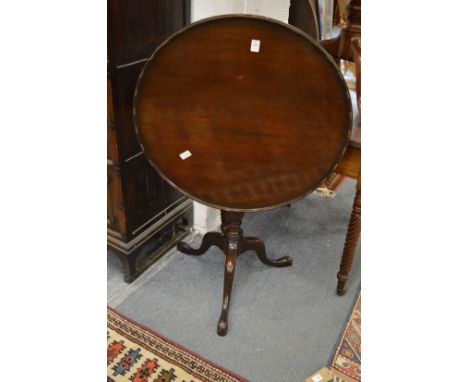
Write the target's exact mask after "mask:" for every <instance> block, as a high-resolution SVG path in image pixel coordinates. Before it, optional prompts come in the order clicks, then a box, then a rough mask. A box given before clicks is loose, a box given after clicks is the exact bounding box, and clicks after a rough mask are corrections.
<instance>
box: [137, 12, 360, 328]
mask: <svg viewBox="0 0 468 382" xmlns="http://www.w3.org/2000/svg"><path fill="white" fill-rule="evenodd" d="M134 121H135V129H136V131H137V136H138V138H139V140H140V144H141V146H142V149H143V151H144V153H145V155H146V157H147V158H148V160H149V161H150V163H151V164H152V166H153V167H154V168H155V169H156V171H158V172H159V174H160V175H161V176H162V177H163V178H164V179H165V180H167V181H168V182H169V183H170V184H172V185H173V186H174V187H175V188H177V189H178V190H180V191H181V192H182V193H184V194H186V195H188V196H189V197H191V198H192V199H194V200H197V201H199V202H201V203H203V204H206V205H209V206H212V207H215V208H218V209H220V210H221V219H222V226H221V231H222V232H209V233H207V234H206V235H205V236H204V238H203V241H202V244H201V246H200V248H198V249H193V248H190V247H189V246H188V245H187V244H184V243H179V245H178V249H179V251H181V252H184V253H187V254H191V255H201V254H203V253H205V252H206V251H207V250H208V248H210V247H211V246H212V245H214V246H217V247H218V248H219V249H221V250H222V251H223V252H224V254H225V255H226V262H225V275H224V293H223V304H222V312H221V318H220V320H219V323H218V334H219V335H225V334H226V333H227V328H228V310H229V300H230V296H231V288H232V282H233V278H234V271H235V267H236V258H237V256H239V255H240V254H241V253H243V252H245V251H248V250H253V251H255V252H256V254H257V256H258V257H259V259H260V260H261V261H262V262H263V263H265V264H267V265H271V266H275V267H285V266H289V265H291V264H292V259H291V257H289V256H284V257H281V258H279V259H277V260H272V259H270V258H268V257H267V255H266V252H265V245H264V243H263V241H262V240H261V239H259V238H257V237H245V236H244V235H243V233H242V229H241V223H242V217H243V216H244V213H245V212H254V211H263V210H269V209H273V208H277V207H281V206H285V205H288V204H290V203H292V202H294V201H296V200H299V199H301V198H303V197H305V196H306V195H307V194H309V193H310V192H312V191H313V190H315V189H316V188H317V187H318V186H319V184H320V183H321V181H322V180H324V179H325V178H326V177H327V176H328V175H329V174H330V173H331V172H332V170H333V169H334V167H335V166H336V164H337V163H338V161H339V159H340V158H341V156H342V154H343V152H344V150H345V148H346V145H347V142H348V139H349V132H350V128H351V121H352V108H351V103H350V99H349V93H348V90H347V87H346V83H345V81H344V79H343V77H342V76H341V73H340V72H339V70H338V68H337V67H336V65H335V63H334V62H333V61H332V59H331V58H330V56H328V54H327V53H325V51H324V50H323V49H322V48H321V47H319V46H318V44H317V43H315V42H314V41H313V40H312V39H311V38H310V37H308V36H307V35H306V34H304V33H302V32H301V31H299V30H298V29H296V28H294V27H291V26H288V25H286V24H283V23H280V22H276V21H274V20H270V19H267V18H263V17H257V16H245V15H243V16H240V15H234V16H221V17H215V18H211V19H205V20H202V21H200V22H197V23H194V24H192V25H191V26H189V27H187V28H185V29H183V30H182V31H180V32H179V33H177V34H175V35H173V36H172V37H171V38H170V39H168V40H167V41H166V42H165V43H163V44H162V45H161V46H159V47H158V48H157V49H156V51H155V52H154V54H153V55H152V57H151V58H150V60H149V61H148V62H147V64H146V66H145V68H144V69H143V71H142V73H141V75H140V79H139V81H138V84H137V88H136V91H135V98H134Z"/></svg>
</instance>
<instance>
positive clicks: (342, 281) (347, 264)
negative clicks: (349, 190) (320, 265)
mask: <svg viewBox="0 0 468 382" xmlns="http://www.w3.org/2000/svg"><path fill="white" fill-rule="evenodd" d="M360 234H361V182H360V181H358V184H357V186H356V195H355V197H354V203H353V211H352V212H351V218H350V220H349V225H348V232H347V233H346V240H345V245H344V249H343V255H342V257H341V264H340V270H339V272H338V275H337V277H338V285H337V287H336V293H337V294H338V296H343V295H344V294H346V288H345V286H346V281H348V275H349V271H350V270H351V266H352V265H353V260H354V254H355V253H356V246H357V242H358V239H359V235H360Z"/></svg>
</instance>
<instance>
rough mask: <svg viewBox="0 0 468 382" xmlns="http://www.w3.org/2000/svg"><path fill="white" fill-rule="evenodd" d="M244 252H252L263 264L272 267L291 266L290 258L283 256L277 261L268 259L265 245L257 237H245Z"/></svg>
mask: <svg viewBox="0 0 468 382" xmlns="http://www.w3.org/2000/svg"><path fill="white" fill-rule="evenodd" d="M245 240H246V242H247V244H246V250H249V249H251V250H253V251H255V253H256V254H257V256H258V258H259V259H260V261H261V262H262V263H263V264H266V265H270V266H272V267H278V268H281V267H289V266H290V265H292V258H291V257H290V256H283V257H280V258H279V259H274V260H273V259H270V258H269V257H268V256H267V255H266V252H265V244H264V243H263V240H261V239H259V238H258V237H246V238H245Z"/></svg>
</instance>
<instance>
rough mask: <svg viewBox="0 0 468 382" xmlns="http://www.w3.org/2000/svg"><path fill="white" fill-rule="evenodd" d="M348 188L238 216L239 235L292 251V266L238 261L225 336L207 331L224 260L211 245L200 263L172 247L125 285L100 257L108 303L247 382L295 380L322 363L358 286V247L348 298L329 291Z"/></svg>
mask: <svg viewBox="0 0 468 382" xmlns="http://www.w3.org/2000/svg"><path fill="white" fill-rule="evenodd" d="M354 187H355V182H354V181H352V180H348V181H347V182H346V183H345V184H344V186H343V187H342V188H341V189H340V190H339V192H338V194H337V196H336V198H335V199H332V200H331V199H325V198H320V197H319V196H317V195H310V196H309V197H307V198H305V199H303V200H302V201H300V202H298V203H296V204H294V205H293V206H292V207H291V208H281V209H277V210H274V211H269V212H263V213H256V214H247V215H246V217H245V218H244V225H243V228H244V233H245V234H246V235H249V236H253V235H258V236H260V237H261V238H263V239H264V240H265V243H266V248H267V253H268V254H269V256H271V257H275V258H277V257H281V256H283V255H285V254H288V255H291V256H292V257H293V266H292V267H289V268H280V269H278V268H271V267H268V266H266V265H264V264H262V263H260V261H259V260H258V258H257V257H256V255H255V254H254V253H253V252H246V253H244V254H243V255H241V256H240V257H239V258H238V261H237V268H236V274H235V279H234V288H233V293H232V300H231V308H230V314H229V332H228V334H227V336H226V337H218V335H217V334H216V325H217V322H218V318H219V314H220V309H221V299H222V287H223V267H224V256H223V255H222V254H221V253H220V251H219V250H218V249H217V248H214V247H213V248H212V249H210V251H208V252H207V253H206V254H205V255H203V256H201V257H190V256H187V255H183V254H181V253H178V252H176V251H174V253H173V254H169V255H168V256H166V258H165V259H164V260H163V262H162V263H160V264H156V265H155V266H153V267H152V268H151V269H150V270H149V271H148V272H147V273H146V274H144V275H143V276H142V278H141V279H139V280H137V281H136V282H135V283H134V284H133V285H131V286H128V285H124V284H123V282H122V281H119V280H121V277H122V276H121V274H120V270H119V265H118V262H117V261H116V258H115V257H114V256H111V257H109V258H108V280H109V289H108V291H109V294H108V296H109V304H110V305H111V306H113V307H115V308H116V309H117V310H118V311H119V312H121V313H123V314H125V315H127V316H129V317H130V318H132V319H134V320H136V321H137V322H140V323H142V324H144V325H146V326H149V327H151V328H153V329H154V330H156V331H157V332H159V333H161V334H162V335H164V336H167V337H168V338H170V339H172V340H174V341H176V342H178V343H180V344H181V345H183V346H185V347H187V348H189V349H191V350H193V351H195V352H197V353H199V354H201V355H203V356H204V357H206V358H208V359H210V360H211V361H213V362H216V363H218V364H220V365H222V366H224V367H225V368H228V369H230V370H232V371H234V372H236V373H238V374H240V375H242V376H244V377H246V378H247V379H249V380H250V381H252V382H260V381H262V382H263V381H278V382H279V381H298V382H300V381H304V379H305V378H306V377H307V376H308V375H310V374H311V373H312V372H314V371H316V370H317V369H319V368H321V367H323V366H326V365H327V362H328V359H329V356H330V353H331V351H332V349H333V346H334V344H335V342H336V340H337V338H338V336H339V333H340V330H341V327H342V325H343V322H344V320H345V318H346V315H347V313H348V311H349V309H350V308H351V305H352V302H353V299H354V296H355V294H356V290H357V288H358V286H359V283H360V246H359V248H358V252H357V254H356V259H355V263H354V266H353V269H352V272H351V275H350V280H349V281H348V293H347V294H346V295H345V296H343V297H338V296H337V295H336V293H335V287H336V273H337V270H338V265H339V260H340V256H341V252H342V249H343V243H344V239H345V234H346V228H347V224H348V219H349V215H350V212H351V207H352V202H353V197H354V189H355V188H354ZM199 242H200V239H199V238H197V239H195V241H194V243H193V244H194V245H197V244H198V243H199Z"/></svg>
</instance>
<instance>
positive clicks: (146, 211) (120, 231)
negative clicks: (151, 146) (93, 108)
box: [107, 0, 193, 283]
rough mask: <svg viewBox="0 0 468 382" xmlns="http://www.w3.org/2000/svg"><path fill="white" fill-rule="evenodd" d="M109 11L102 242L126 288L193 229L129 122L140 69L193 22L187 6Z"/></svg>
mask: <svg viewBox="0 0 468 382" xmlns="http://www.w3.org/2000/svg"><path fill="white" fill-rule="evenodd" d="M107 10H108V20H107V26H108V31H107V39H108V40H107V57H108V60H107V244H108V248H109V249H110V250H111V252H112V253H114V254H115V255H117V256H118V258H119V259H120V262H121V264H122V268H123V273H124V280H125V281H126V282H128V283H130V282H132V281H133V280H135V278H136V277H138V275H140V274H141V273H142V272H143V271H144V270H145V269H146V268H148V266H149V265H151V264H152V263H153V262H154V261H156V260H157V259H159V258H160V257H161V256H162V255H163V254H164V253H166V252H167V250H168V249H169V248H170V247H171V246H173V245H174V244H175V243H176V242H177V241H178V240H181V239H182V238H183V237H184V236H185V235H186V234H187V233H188V231H189V229H190V226H191V225H192V220H193V217H192V215H193V212H192V201H191V200H190V199H188V198H187V197H186V196H185V195H183V194H181V193H180V192H179V191H177V190H176V189H174V188H173V187H172V186H170V185H169V184H168V183H167V182H165V181H164V180H163V179H162V178H161V177H160V176H159V175H158V174H157V173H156V172H155V171H154V170H153V169H152V168H151V165H150V164H149V163H148V161H147V160H146V158H145V157H144V155H143V152H142V150H141V148H140V146H139V144H138V141H137V138H136V135H135V130H134V128H133V118H132V117H133V115H132V106H133V105H132V101H133V93H134V90H135V85H136V81H137V79H138V76H139V74H140V71H141V69H142V68H143V66H144V64H145V63H146V61H147V60H148V58H149V57H150V55H151V53H152V52H153V51H154V49H155V48H156V47H157V46H158V45H159V44H160V43H161V42H163V41H164V40H165V39H166V38H167V37H169V36H170V35H171V34H172V33H174V32H176V31H178V30H180V29H181V28H182V27H184V26H185V25H187V24H189V23H190V1H189V0H138V1H123V0H108V2H107Z"/></svg>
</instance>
